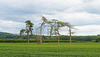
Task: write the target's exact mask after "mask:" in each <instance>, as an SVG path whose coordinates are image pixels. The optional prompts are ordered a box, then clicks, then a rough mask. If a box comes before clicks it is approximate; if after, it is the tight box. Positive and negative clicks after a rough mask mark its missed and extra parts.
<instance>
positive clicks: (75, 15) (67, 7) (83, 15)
mask: <svg viewBox="0 0 100 57" xmlns="http://www.w3.org/2000/svg"><path fill="white" fill-rule="evenodd" d="M99 5H100V0H20V1H19V0H0V31H6V32H12V33H16V32H18V31H19V29H22V28H24V27H25V24H24V22H25V21H26V20H31V21H32V22H33V23H34V24H35V26H34V28H37V26H39V24H38V23H40V22H41V20H40V19H41V16H42V15H44V16H46V18H48V19H58V20H60V21H65V22H69V23H71V24H72V25H75V27H76V28H79V31H77V35H85V34H86V35H87V34H89V35H92V34H98V33H99V29H98V28H99V25H100V24H99V21H100V11H99V10H100V7H99ZM81 25H82V26H81ZM93 26H94V27H95V28H93ZM83 27H87V28H83ZM89 27H91V28H92V29H90V28H89ZM81 28H83V29H81ZM92 30H93V32H91V33H90V31H92ZM82 31H83V33H81V32H82ZM97 31H98V32H97ZM61 32H62V34H64V33H65V34H66V32H64V31H61ZM85 32H87V33H85Z"/></svg>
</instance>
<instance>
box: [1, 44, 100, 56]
mask: <svg viewBox="0 0 100 57" xmlns="http://www.w3.org/2000/svg"><path fill="white" fill-rule="evenodd" d="M0 57H100V43H72V44H71V45H70V44H69V43H60V44H59V45H58V44H57V43H51V44H50V45H49V44H48V43H43V44H36V43H30V45H27V43H0Z"/></svg>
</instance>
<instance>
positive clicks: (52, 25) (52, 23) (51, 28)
mask: <svg viewBox="0 0 100 57" xmlns="http://www.w3.org/2000/svg"><path fill="white" fill-rule="evenodd" d="M47 24H49V27H50V33H49V34H50V40H49V44H50V41H51V36H52V35H53V33H52V32H53V28H54V25H55V23H54V20H52V21H48V22H47Z"/></svg>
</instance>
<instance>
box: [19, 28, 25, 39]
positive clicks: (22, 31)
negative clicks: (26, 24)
mask: <svg viewBox="0 0 100 57" xmlns="http://www.w3.org/2000/svg"><path fill="white" fill-rule="evenodd" d="M24 32H25V29H22V30H20V38H21V39H22V36H23V34H24Z"/></svg>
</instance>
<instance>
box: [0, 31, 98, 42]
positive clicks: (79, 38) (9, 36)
mask: <svg viewBox="0 0 100 57" xmlns="http://www.w3.org/2000/svg"><path fill="white" fill-rule="evenodd" d="M42 38H43V40H49V39H50V37H49V36H44V35H43V36H42ZM96 38H97V36H72V40H76V41H92V40H95V39H96ZM0 39H20V37H19V35H17V34H11V33H5V32H0ZM22 39H27V36H26V35H24V36H23V37H22ZM30 39H36V35H34V36H30ZM52 40H57V37H56V36H52ZM60 40H70V37H69V36H66V35H61V36H60Z"/></svg>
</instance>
